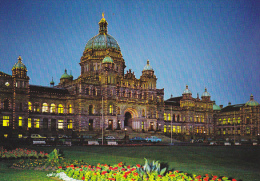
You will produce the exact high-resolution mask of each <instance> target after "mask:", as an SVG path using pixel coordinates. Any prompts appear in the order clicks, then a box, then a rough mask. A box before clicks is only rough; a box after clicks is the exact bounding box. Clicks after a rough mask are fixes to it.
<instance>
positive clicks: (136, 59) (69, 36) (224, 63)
mask: <svg viewBox="0 0 260 181" xmlns="http://www.w3.org/2000/svg"><path fill="white" fill-rule="evenodd" d="M102 12H104V13H105V19H106V20H107V22H108V34H110V35H111V36H113V37H114V38H115V39H116V40H117V42H118V44H119V46H120V48H121V52H122V55H123V58H124V60H125V63H126V66H127V67H126V69H125V70H128V69H132V71H134V72H135V75H136V77H137V78H139V77H140V75H141V73H142V70H143V68H144V66H145V65H146V61H147V59H149V60H150V65H151V66H152V67H153V69H154V71H155V75H156V76H157V78H158V79H157V88H159V89H161V88H164V93H165V95H164V99H165V100H166V99H168V98H170V96H171V94H172V95H173V96H174V97H177V96H181V95H182V92H183V91H184V89H185V86H186V85H188V86H189V89H190V90H191V91H192V95H193V97H195V98H196V97H197V93H199V96H200V97H201V95H202V93H203V92H204V89H205V87H207V89H208V92H209V93H210V95H211V100H215V101H216V104H218V105H220V104H223V105H224V106H227V104H228V102H229V101H230V102H231V103H232V104H240V103H245V102H247V101H248V100H249V98H250V95H251V94H253V95H254V98H255V100H256V101H258V102H259V103H260V91H259V90H260V71H259V70H260V1H257V0H255V1H250V0H244V1H239V0H234V1H232V0H227V1H219V0H215V1H214V0H210V1H206V0H201V1H199V0H198V1H194V0H189V1H188V0H187V1H185V0H179V1H178V0H172V1H170V0H165V1H158V0H155V1H152V0H149V1H148V0H147V1H142V0H138V1H137V0H136V1H134V0H133V1H131V0H128V1H118V0H116V1H111V0H109V1H98V0H94V1H90V0H85V1H71V0H61V1H59V0H53V1H48V0H47V1H46V0H42V1H39V0H33V1H30V0H24V1H15V0H11V1H7V0H0V62H1V64H0V71H2V72H4V73H7V74H10V75H11V74H12V71H11V69H12V67H13V65H14V64H15V63H16V62H17V58H18V56H19V55H21V57H22V59H23V60H22V62H23V63H24V64H25V65H26V67H27V69H28V76H29V77H30V84H33V85H42V86H49V85H50V84H49V83H50V81H51V79H52V77H53V80H54V82H55V85H57V84H58V83H59V81H60V77H61V75H62V74H63V73H64V69H65V68H66V69H67V70H68V72H69V73H70V71H71V72H72V75H73V76H74V79H76V78H78V76H79V75H80V65H79V62H80V58H81V56H82V54H83V51H84V48H85V45H86V43H87V41H88V40H89V39H91V38H92V37H93V36H95V35H97V34H98V30H99V26H98V22H99V21H100V19H101V18H102ZM125 72H126V71H125Z"/></svg>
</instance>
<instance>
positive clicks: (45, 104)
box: [42, 103, 48, 112]
mask: <svg viewBox="0 0 260 181" xmlns="http://www.w3.org/2000/svg"><path fill="white" fill-rule="evenodd" d="M42 112H48V104H47V103H43V104H42Z"/></svg>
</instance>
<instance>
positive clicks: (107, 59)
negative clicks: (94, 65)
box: [102, 56, 113, 63]
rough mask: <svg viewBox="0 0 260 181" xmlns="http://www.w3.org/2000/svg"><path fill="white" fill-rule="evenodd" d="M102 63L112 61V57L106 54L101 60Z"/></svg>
mask: <svg viewBox="0 0 260 181" xmlns="http://www.w3.org/2000/svg"><path fill="white" fill-rule="evenodd" d="M102 63H113V59H112V58H111V57H110V56H106V57H105V58H104V59H103V60H102Z"/></svg>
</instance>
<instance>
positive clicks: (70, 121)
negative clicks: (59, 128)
mask: <svg viewBox="0 0 260 181" xmlns="http://www.w3.org/2000/svg"><path fill="white" fill-rule="evenodd" d="M67 121H68V122H67V123H68V129H72V128H73V122H72V119H69V120H67Z"/></svg>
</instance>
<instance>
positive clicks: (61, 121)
mask: <svg viewBox="0 0 260 181" xmlns="http://www.w3.org/2000/svg"><path fill="white" fill-rule="evenodd" d="M58 129H63V120H59V121H58Z"/></svg>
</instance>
